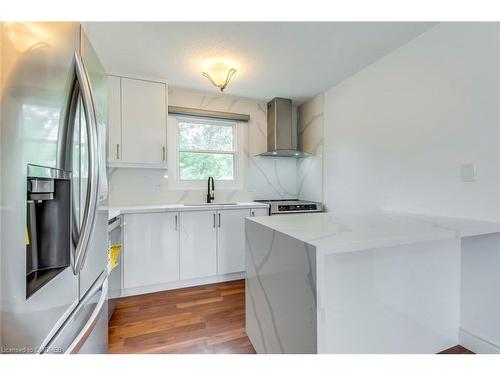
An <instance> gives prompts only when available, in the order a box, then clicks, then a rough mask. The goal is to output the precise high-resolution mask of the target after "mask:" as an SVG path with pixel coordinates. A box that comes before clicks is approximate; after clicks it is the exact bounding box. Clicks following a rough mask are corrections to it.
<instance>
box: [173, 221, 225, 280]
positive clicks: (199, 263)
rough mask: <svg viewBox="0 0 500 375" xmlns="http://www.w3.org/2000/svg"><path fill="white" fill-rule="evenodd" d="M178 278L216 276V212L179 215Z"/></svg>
mask: <svg viewBox="0 0 500 375" xmlns="http://www.w3.org/2000/svg"><path fill="white" fill-rule="evenodd" d="M180 216H181V217H180V219H181V220H180V222H181V226H180V228H181V232H180V276H181V279H183V280H187V279H195V278H199V277H206V276H213V275H216V274H217V212H216V211H183V212H181V214H180Z"/></svg>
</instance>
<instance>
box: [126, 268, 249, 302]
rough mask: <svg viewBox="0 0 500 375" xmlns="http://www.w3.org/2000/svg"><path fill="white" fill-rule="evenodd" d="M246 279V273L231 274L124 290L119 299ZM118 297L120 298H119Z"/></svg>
mask: <svg viewBox="0 0 500 375" xmlns="http://www.w3.org/2000/svg"><path fill="white" fill-rule="evenodd" d="M244 278H245V272H237V273H231V274H227V275H216V276H209V277H203V278H200V279H192V280H179V281H173V282H170V283H165V284H156V285H148V286H144V287H139V288H129V289H122V292H121V294H120V296H119V297H130V296H136V295H139V294H146V293H155V292H162V291H165V290H172V289H180V288H188V287H191V286H197V285H206V284H214V283H221V282H224V281H232V280H240V279H244ZM117 297H118V296H117Z"/></svg>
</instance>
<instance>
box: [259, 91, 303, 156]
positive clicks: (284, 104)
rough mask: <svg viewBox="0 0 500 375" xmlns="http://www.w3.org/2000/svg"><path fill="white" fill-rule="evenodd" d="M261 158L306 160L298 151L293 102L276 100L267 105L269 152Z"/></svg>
mask: <svg viewBox="0 0 500 375" xmlns="http://www.w3.org/2000/svg"><path fill="white" fill-rule="evenodd" d="M259 156H272V157H293V158H305V157H307V156H311V154H309V153H307V152H304V151H301V150H298V149H297V130H296V128H294V126H293V122H292V101H291V100H290V99H284V98H274V99H273V100H271V101H270V102H269V103H267V152H264V153H262V154H259Z"/></svg>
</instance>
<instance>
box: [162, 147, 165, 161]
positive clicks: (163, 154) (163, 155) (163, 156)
mask: <svg viewBox="0 0 500 375" xmlns="http://www.w3.org/2000/svg"><path fill="white" fill-rule="evenodd" d="M161 155H162V160H163V161H165V146H163V147H162V148H161Z"/></svg>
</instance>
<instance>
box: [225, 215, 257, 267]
mask: <svg viewBox="0 0 500 375" xmlns="http://www.w3.org/2000/svg"><path fill="white" fill-rule="evenodd" d="M217 215H218V223H217V224H218V233H217V245H218V246H217V250H218V251H217V273H218V274H219V275H223V274H226V273H233V272H243V271H244V270H245V218H246V217H248V216H250V215H251V211H250V210H249V209H242V210H220V211H218V212H217Z"/></svg>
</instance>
